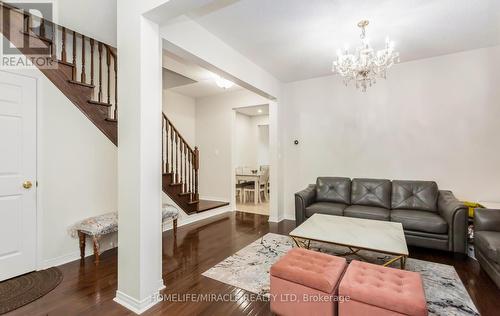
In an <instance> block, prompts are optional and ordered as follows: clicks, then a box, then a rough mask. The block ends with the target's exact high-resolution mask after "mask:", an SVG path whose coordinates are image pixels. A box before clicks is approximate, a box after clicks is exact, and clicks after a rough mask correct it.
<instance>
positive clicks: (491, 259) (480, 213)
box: [474, 208, 500, 288]
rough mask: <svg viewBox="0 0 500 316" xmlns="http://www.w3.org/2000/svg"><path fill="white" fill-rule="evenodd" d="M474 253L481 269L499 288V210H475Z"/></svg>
mask: <svg viewBox="0 0 500 316" xmlns="http://www.w3.org/2000/svg"><path fill="white" fill-rule="evenodd" d="M474 252H475V254H476V258H477V260H478V261H479V265H481V268H482V269H483V270H484V271H486V273H488V275H489V276H490V277H491V279H492V280H493V281H494V282H495V284H496V285H497V286H498V287H499V288H500V210H491V209H485V208H483V209H480V208H477V209H476V210H475V214H474Z"/></svg>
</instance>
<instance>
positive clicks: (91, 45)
mask: <svg viewBox="0 0 500 316" xmlns="http://www.w3.org/2000/svg"><path fill="white" fill-rule="evenodd" d="M90 84H91V85H94V39H93V38H91V39H90ZM93 97H95V94H94V93H92V98H93Z"/></svg>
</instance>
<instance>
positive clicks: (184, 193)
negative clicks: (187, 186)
mask: <svg viewBox="0 0 500 316" xmlns="http://www.w3.org/2000/svg"><path fill="white" fill-rule="evenodd" d="M191 194H193V193H192V192H182V193H179V196H187V195H191Z"/></svg>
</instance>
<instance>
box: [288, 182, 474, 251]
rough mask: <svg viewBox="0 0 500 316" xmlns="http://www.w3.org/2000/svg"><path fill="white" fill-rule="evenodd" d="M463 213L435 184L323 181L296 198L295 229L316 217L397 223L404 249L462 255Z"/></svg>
mask: <svg viewBox="0 0 500 316" xmlns="http://www.w3.org/2000/svg"><path fill="white" fill-rule="evenodd" d="M467 212H468V209H467V207H466V206H465V205H463V204H462V203H460V202H459V201H458V200H457V199H456V198H455V196H454V195H453V193H452V192H451V191H443V190H439V189H438V186H437V184H436V183H435V182H433V181H400V180H393V181H390V180H385V179H352V180H351V179H349V178H340V177H322V178H318V179H317V181H316V184H311V185H309V187H308V188H306V189H305V190H303V191H300V192H298V193H296V194H295V220H296V224H297V226H298V225H300V224H301V223H302V222H304V221H305V220H306V219H307V218H308V217H310V216H312V215H313V214H315V213H322V214H330V215H338V216H349V217H357V218H365V219H373V220H381V221H393V222H399V223H402V224H403V229H404V232H405V236H406V241H407V243H408V245H413V246H419V247H426V248H434V249H440V250H446V251H453V252H456V253H462V254H465V253H466V249H467V246H466V243H467Z"/></svg>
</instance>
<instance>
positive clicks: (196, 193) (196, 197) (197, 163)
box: [194, 147, 200, 201]
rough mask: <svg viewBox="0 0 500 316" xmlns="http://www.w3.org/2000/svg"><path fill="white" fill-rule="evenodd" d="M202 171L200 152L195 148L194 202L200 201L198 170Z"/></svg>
mask: <svg viewBox="0 0 500 316" xmlns="http://www.w3.org/2000/svg"><path fill="white" fill-rule="evenodd" d="M199 169H200V151H199V150H198V147H195V148H194V200H195V201H198V200H199V198H200V194H199V191H198V170H199Z"/></svg>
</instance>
